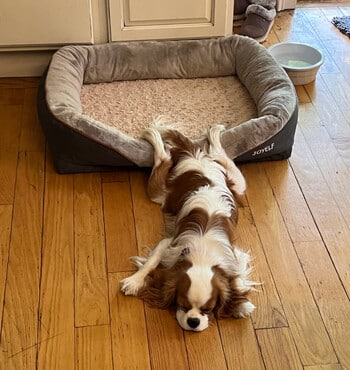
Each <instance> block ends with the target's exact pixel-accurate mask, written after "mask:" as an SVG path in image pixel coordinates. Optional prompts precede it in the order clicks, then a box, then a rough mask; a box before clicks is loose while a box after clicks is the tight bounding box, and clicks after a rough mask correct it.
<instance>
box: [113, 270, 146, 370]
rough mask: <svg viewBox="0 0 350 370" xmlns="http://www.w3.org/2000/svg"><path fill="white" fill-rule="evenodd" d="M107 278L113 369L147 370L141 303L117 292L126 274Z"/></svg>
mask: <svg viewBox="0 0 350 370" xmlns="http://www.w3.org/2000/svg"><path fill="white" fill-rule="evenodd" d="M108 276H109V301H110V315H111V335H112V353H113V362H114V368H115V369H130V370H133V369H150V368H151V367H150V358H149V348H148V340H147V328H146V321H145V314H144V307H143V302H142V301H141V300H139V299H137V298H135V297H126V296H124V295H123V294H122V293H120V291H119V282H120V280H122V279H123V278H125V277H126V276H128V274H126V273H110V274H109V275H108Z"/></svg>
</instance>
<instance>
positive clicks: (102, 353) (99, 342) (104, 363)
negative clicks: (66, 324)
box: [76, 325, 113, 370]
mask: <svg viewBox="0 0 350 370" xmlns="http://www.w3.org/2000/svg"><path fill="white" fill-rule="evenodd" d="M76 338H77V339H76V348H77V349H76V352H77V355H76V369H77V370H89V369H91V370H96V369H103V370H113V362H112V348H111V334H110V327H109V325H100V326H86V327H81V328H77V329H76Z"/></svg>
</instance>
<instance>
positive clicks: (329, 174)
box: [300, 91, 350, 226]
mask: <svg viewBox="0 0 350 370" xmlns="http://www.w3.org/2000/svg"><path fill="white" fill-rule="evenodd" d="M349 92H350V91H349ZM300 116H301V120H300V127H301V131H302V133H303V136H304V137H305V139H306V141H307V143H308V146H309V148H310V150H311V152H312V153H313V156H314V158H315V160H316V162H317V164H318V167H319V168H320V170H321V173H322V174H323V178H324V180H325V182H326V184H327V185H328V187H329V189H330V191H331V193H332V195H333V197H334V200H335V201H336V203H337V206H338V207H339V209H340V210H341V212H342V214H343V217H344V219H345V221H348V222H347V223H348V226H350V194H349V191H348V189H349V182H350V168H348V167H346V165H345V163H344V162H343V160H342V157H341V156H340V155H339V152H338V151H337V149H336V147H335V146H334V144H333V142H332V140H331V139H330V137H329V135H328V134H327V132H326V130H325V129H324V128H323V127H322V126H321V125H320V124H319V119H318V115H317V113H316V112H315V110H314V109H313V107H312V105H309V104H307V105H303V106H302V107H301V108H300ZM304 116H306V117H307V121H306V119H304ZM306 122H307V123H306ZM315 132H317V139H316V138H315ZM349 139H350V137H349ZM349 150H350V148H349Z"/></svg>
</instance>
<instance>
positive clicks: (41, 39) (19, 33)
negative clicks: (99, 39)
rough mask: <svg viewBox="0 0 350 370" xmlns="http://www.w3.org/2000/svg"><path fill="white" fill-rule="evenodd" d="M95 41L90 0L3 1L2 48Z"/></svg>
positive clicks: (1, 8)
mask: <svg viewBox="0 0 350 370" xmlns="http://www.w3.org/2000/svg"><path fill="white" fill-rule="evenodd" d="M91 42H92V23H91V4H90V0H70V1H61V0H50V1H48V0H35V1H33V0H16V1H14V0H1V6H0V46H2V47H18V46H36V45H39V46H40V45H62V44H70V43H91Z"/></svg>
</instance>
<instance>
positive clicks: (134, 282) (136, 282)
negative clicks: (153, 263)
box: [120, 273, 144, 296]
mask: <svg viewBox="0 0 350 370" xmlns="http://www.w3.org/2000/svg"><path fill="white" fill-rule="evenodd" d="M143 285H144V278H143V276H140V275H138V274H137V273H135V274H134V275H131V276H129V277H127V278H125V279H123V280H121V282H120V290H121V292H123V293H124V294H125V295H134V296H136V295H137V293H138V292H139V290H140V289H141V288H142V287H143Z"/></svg>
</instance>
